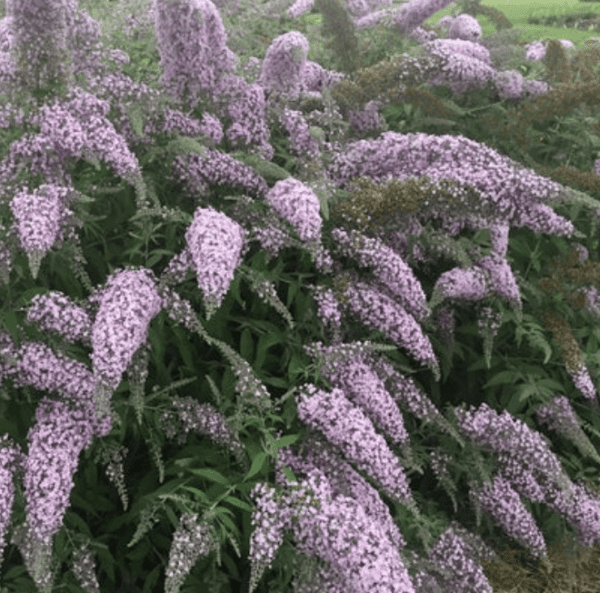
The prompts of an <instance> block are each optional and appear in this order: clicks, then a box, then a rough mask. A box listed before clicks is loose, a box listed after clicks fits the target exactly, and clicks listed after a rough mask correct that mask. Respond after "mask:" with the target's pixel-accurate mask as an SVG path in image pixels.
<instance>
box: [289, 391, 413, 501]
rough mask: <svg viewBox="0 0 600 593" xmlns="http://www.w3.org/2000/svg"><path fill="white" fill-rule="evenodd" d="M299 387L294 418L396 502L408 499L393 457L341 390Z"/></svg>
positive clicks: (362, 414)
mask: <svg viewBox="0 0 600 593" xmlns="http://www.w3.org/2000/svg"><path fill="white" fill-rule="evenodd" d="M303 387H304V391H303V392H302V393H300V394H299V395H298V417H299V418H300V419H301V420H302V421H303V422H305V423H306V424H308V425H309V426H310V427H311V428H314V429H316V430H319V431H320V432H321V433H323V434H324V435H325V436H326V437H327V439H328V440H329V441H331V443H333V444H334V445H336V446H337V447H339V448H340V449H341V450H342V451H343V452H344V454H345V455H346V456H347V458H348V459H349V460H352V461H353V462H354V463H356V464H357V466H358V467H359V468H360V469H362V470H363V471H365V472H367V473H368V474H369V475H371V476H372V477H373V478H374V479H376V480H377V481H378V482H379V483H380V484H381V485H382V486H383V487H384V488H385V489H386V491H387V492H389V493H390V495H391V496H393V497H394V498H395V499H396V500H398V501H400V502H403V501H406V500H407V499H411V498H412V494H411V492H410V488H409V485H408V481H407V479H406V475H405V474H404V471H403V469H402V467H401V466H400V464H399V462H398V459H397V457H396V456H395V455H393V454H392V452H391V450H390V449H389V447H388V445H387V443H386V442H385V439H384V438H383V437H382V436H381V435H379V434H377V432H375V428H374V426H373V424H372V422H371V421H370V420H369V419H368V418H367V416H366V415H365V414H364V412H363V411H362V410H361V409H360V408H358V407H356V406H355V405H354V404H352V403H351V402H350V401H349V400H348V398H346V396H345V395H344V392H343V391H342V390H341V389H337V388H334V389H333V390H332V392H331V393H326V392H325V391H322V390H319V389H317V388H316V387H315V386H314V385H310V384H309V385H305V386H303ZM307 393H308V394H310V395H307Z"/></svg>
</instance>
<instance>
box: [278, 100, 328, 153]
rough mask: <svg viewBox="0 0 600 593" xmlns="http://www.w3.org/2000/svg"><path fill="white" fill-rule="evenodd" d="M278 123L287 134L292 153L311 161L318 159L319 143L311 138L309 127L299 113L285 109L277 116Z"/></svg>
mask: <svg viewBox="0 0 600 593" xmlns="http://www.w3.org/2000/svg"><path fill="white" fill-rule="evenodd" d="M279 122H280V123H281V125H282V126H283V127H284V128H285V130H286V131H287V133H288V134H289V140H290V149H291V150H292V153H294V154H295V155H297V156H302V157H307V158H311V159H316V158H319V157H320V155H321V150H320V147H319V143H318V142H317V141H316V140H315V139H314V138H313V137H312V136H311V133H310V127H309V125H308V123H306V120H305V118H304V117H303V115H302V112H301V111H296V110H293V109H288V108H287V107H285V108H284V109H283V113H282V114H281V115H280V116H279Z"/></svg>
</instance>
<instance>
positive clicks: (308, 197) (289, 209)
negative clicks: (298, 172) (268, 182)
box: [266, 177, 322, 241]
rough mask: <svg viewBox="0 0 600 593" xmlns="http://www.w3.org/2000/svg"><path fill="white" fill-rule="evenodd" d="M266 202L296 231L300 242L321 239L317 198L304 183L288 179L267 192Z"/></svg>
mask: <svg viewBox="0 0 600 593" xmlns="http://www.w3.org/2000/svg"><path fill="white" fill-rule="evenodd" d="M266 200H267V202H268V203H269V204H270V205H271V206H272V207H273V208H274V209H275V210H276V211H277V212H278V213H279V214H280V215H281V216H282V217H283V218H285V219H286V220H287V221H288V222H290V223H291V224H292V225H293V226H294V228H295V229H296V231H297V233H298V235H299V236H300V238H301V239H302V241H317V240H320V238H321V225H322V221H321V215H320V212H319V210H320V203H319V198H318V197H317V196H316V195H315V193H314V192H313V191H312V190H311V189H310V188H308V187H307V186H306V185H305V184H304V183H302V182H301V181H298V180H297V179H294V178H293V177H288V178H287V179H283V180H280V181H278V182H277V183H275V185H274V186H273V187H272V188H271V189H270V190H269V191H268V192H267V195H266Z"/></svg>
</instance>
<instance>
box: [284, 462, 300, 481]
mask: <svg viewBox="0 0 600 593" xmlns="http://www.w3.org/2000/svg"><path fill="white" fill-rule="evenodd" d="M282 469H283V473H284V474H285V477H286V478H287V479H288V480H290V482H297V481H298V478H297V477H296V474H295V473H294V472H293V471H292V470H291V469H290V468H289V467H287V465H284V466H283V467H282Z"/></svg>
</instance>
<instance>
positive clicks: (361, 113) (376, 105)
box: [349, 101, 388, 134]
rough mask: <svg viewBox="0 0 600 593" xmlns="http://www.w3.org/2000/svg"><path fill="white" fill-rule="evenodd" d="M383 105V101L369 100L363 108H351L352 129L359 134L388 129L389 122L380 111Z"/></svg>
mask: <svg viewBox="0 0 600 593" xmlns="http://www.w3.org/2000/svg"><path fill="white" fill-rule="evenodd" d="M382 106H383V103H382V102H381V101H369V102H368V103H367V104H366V105H365V106H364V107H363V109H361V110H358V111H357V110H354V109H351V110H350V113H349V118H350V125H351V127H352V129H353V130H354V131H355V132H357V133H359V134H367V133H371V132H377V133H380V132H381V131H387V129H388V127H387V123H386V121H385V119H384V118H383V117H382V116H381V115H380V113H379V110H380V109H381V107H382Z"/></svg>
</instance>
